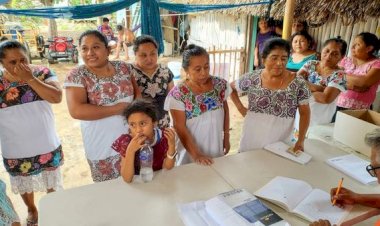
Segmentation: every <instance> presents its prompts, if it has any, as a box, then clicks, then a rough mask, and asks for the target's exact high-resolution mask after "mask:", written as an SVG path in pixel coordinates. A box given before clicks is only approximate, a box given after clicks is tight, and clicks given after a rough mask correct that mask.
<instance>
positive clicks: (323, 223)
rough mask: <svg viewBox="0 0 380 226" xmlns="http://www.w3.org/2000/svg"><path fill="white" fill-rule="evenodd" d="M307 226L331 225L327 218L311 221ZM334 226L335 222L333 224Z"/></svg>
mask: <svg viewBox="0 0 380 226" xmlns="http://www.w3.org/2000/svg"><path fill="white" fill-rule="evenodd" d="M309 226H331V224H330V222H329V221H328V220H322V219H320V220H318V221H314V222H312V223H311V224H310V225H309ZM334 226H335V224H334Z"/></svg>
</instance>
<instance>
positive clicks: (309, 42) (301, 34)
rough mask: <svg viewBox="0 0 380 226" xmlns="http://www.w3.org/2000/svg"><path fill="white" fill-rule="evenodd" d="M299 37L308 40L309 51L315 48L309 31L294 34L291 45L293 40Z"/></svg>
mask: <svg viewBox="0 0 380 226" xmlns="http://www.w3.org/2000/svg"><path fill="white" fill-rule="evenodd" d="M297 35H300V36H303V37H305V38H306V40H307V43H308V48H309V49H310V48H311V47H312V46H313V38H312V37H311V36H310V35H309V33H307V31H299V32H296V33H294V34H292V36H291V37H290V44H292V43H293V39H294V38H295V37H296V36H297Z"/></svg>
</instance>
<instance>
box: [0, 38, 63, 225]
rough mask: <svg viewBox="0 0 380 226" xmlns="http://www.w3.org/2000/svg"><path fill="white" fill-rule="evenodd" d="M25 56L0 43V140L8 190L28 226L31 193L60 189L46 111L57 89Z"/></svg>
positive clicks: (56, 147) (13, 44)
mask: <svg viewBox="0 0 380 226" xmlns="http://www.w3.org/2000/svg"><path fill="white" fill-rule="evenodd" d="M27 56H28V53H27V50H26V49H25V47H24V46H23V45H22V44H21V43H19V42H17V41H4V42H1V44H0V62H1V64H2V66H3V69H2V70H1V71H0V119H1V120H0V141H1V151H2V156H3V161H4V166H5V169H6V170H7V172H8V173H9V175H10V181H11V188H12V191H13V193H15V194H17V193H19V194H20V195H21V197H22V199H23V201H24V203H25V205H26V206H27V207H28V218H27V223H28V225H36V224H37V222H38V211H37V207H36V205H35V203H34V192H36V191H39V192H42V191H46V192H53V191H55V190H57V189H59V188H61V187H62V179H61V172H60V165H61V164H62V163H63V153H62V146H61V142H60V140H59V138H58V135H57V133H56V131H55V125H54V115H53V110H52V108H51V104H52V103H59V102H61V99H62V90H61V88H60V86H59V83H58V79H57V76H56V75H55V74H54V73H53V72H52V71H50V70H49V69H48V68H46V67H43V66H35V65H30V64H29V62H28V57H27Z"/></svg>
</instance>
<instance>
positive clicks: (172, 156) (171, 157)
mask: <svg viewBox="0 0 380 226" xmlns="http://www.w3.org/2000/svg"><path fill="white" fill-rule="evenodd" d="M176 156H177V151H175V152H174V154H173V155H169V153H166V157H168V158H169V159H174V158H175V157H176Z"/></svg>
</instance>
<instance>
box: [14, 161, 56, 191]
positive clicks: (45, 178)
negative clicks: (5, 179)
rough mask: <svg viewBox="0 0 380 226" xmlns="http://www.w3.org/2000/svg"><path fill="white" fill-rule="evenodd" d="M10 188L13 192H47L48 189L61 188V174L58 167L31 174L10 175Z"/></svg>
mask: <svg viewBox="0 0 380 226" xmlns="http://www.w3.org/2000/svg"><path fill="white" fill-rule="evenodd" d="M10 181H11V189H12V192H13V193H15V194H18V193H19V194H24V193H26V192H27V193H31V192H47V190H48V189H54V190H55V191H57V190H61V189H62V176H61V170H60V167H58V168H57V169H55V170H52V171H48V170H45V171H42V172H41V173H39V174H37V175H32V176H10Z"/></svg>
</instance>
